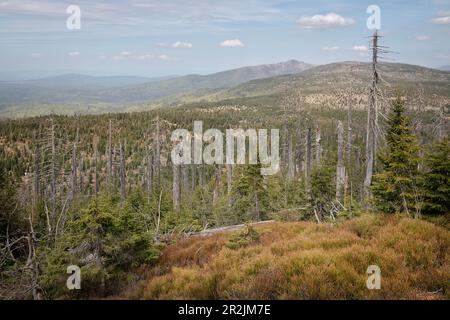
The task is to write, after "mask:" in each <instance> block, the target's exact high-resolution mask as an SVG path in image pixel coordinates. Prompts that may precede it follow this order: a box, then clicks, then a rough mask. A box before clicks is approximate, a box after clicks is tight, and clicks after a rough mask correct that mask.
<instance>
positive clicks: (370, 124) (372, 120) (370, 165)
mask: <svg viewBox="0 0 450 320" xmlns="http://www.w3.org/2000/svg"><path fill="white" fill-rule="evenodd" d="M378 40H379V35H378V32H377V31H375V33H374V34H373V36H372V83H371V87H370V90H369V105H368V110H367V133H366V176H365V179H364V196H365V204H366V207H367V205H368V199H369V198H370V196H371V191H370V186H371V185H372V176H373V171H374V167H375V156H376V152H377V130H378V99H377V95H378V82H379V74H378V51H379V46H378Z"/></svg>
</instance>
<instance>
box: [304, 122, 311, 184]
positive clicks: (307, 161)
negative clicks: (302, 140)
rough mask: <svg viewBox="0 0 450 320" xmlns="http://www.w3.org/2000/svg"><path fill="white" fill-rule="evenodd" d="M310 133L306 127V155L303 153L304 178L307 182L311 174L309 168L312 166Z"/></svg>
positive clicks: (309, 129)
mask: <svg viewBox="0 0 450 320" xmlns="http://www.w3.org/2000/svg"><path fill="white" fill-rule="evenodd" d="M311 140H312V134H311V128H308V132H307V133H306V155H305V178H306V182H307V184H308V183H309V178H310V176H311V168H312V150H311V149H312V142H311Z"/></svg>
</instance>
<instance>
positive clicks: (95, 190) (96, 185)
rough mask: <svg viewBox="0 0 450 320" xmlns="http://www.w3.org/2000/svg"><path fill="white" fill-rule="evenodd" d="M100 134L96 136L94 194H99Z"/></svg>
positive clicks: (94, 144)
mask: <svg viewBox="0 0 450 320" xmlns="http://www.w3.org/2000/svg"><path fill="white" fill-rule="evenodd" d="M98 142H99V138H98V136H94V143H93V146H94V194H95V196H97V195H98Z"/></svg>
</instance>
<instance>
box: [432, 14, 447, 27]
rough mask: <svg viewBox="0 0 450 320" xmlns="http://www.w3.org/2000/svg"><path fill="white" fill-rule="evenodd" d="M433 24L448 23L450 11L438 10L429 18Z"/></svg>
mask: <svg viewBox="0 0 450 320" xmlns="http://www.w3.org/2000/svg"><path fill="white" fill-rule="evenodd" d="M431 22H433V23H435V24H450V11H439V12H438V13H436V15H435V17H434V18H433V19H431Z"/></svg>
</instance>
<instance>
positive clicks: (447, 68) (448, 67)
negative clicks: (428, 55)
mask: <svg viewBox="0 0 450 320" xmlns="http://www.w3.org/2000/svg"><path fill="white" fill-rule="evenodd" d="M439 70H442V71H450V65H448V66H442V67H440V68H439Z"/></svg>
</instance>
